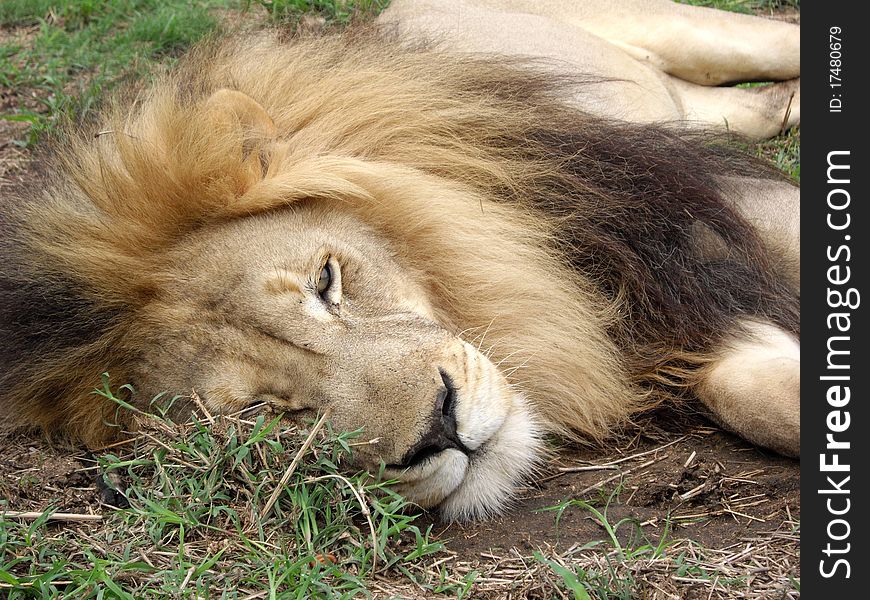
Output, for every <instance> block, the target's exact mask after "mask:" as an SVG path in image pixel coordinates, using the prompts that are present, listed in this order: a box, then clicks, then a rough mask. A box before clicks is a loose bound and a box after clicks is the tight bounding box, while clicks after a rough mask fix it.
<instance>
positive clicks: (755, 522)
mask: <svg viewBox="0 0 870 600" xmlns="http://www.w3.org/2000/svg"><path fill="white" fill-rule="evenodd" d="M671 416H672V414H671V413H668V412H665V413H663V414H661V415H656V417H655V420H651V421H650V424H649V425H647V428H648V431H647V433H645V434H644V435H639V436H638V437H637V438H636V439H635V440H633V441H632V442H631V443H630V444H629V445H627V446H624V447H622V448H620V449H611V450H601V449H588V448H563V449H561V450H559V451H558V453H557V454H556V456H555V457H554V460H553V461H552V462H550V463H549V464H547V465H546V467H545V468H544V471H543V473H542V477H541V480H540V481H541V482H540V484H539V485H536V486H534V487H529V488H527V489H525V490H524V492H523V493H522V494H521V496H520V499H519V501H518V502H517V504H516V505H515V506H514V507H513V509H512V510H511V511H510V512H509V513H508V514H506V515H504V516H502V517H499V518H496V519H494V520H492V521H488V522H486V523H481V524H472V525H457V524H453V525H450V526H448V527H446V528H443V527H442V528H438V527H437V526H436V531H438V535H439V536H440V537H443V538H446V539H449V542H448V547H449V548H450V549H451V550H452V551H454V552H456V553H457V554H458V555H459V556H462V557H466V558H470V557H473V556H475V555H480V554H481V553H487V552H491V551H493V550H505V549H508V548H510V547H517V548H523V549H526V550H529V549H531V548H533V547H538V546H541V545H543V544H547V545H551V546H553V547H554V548H557V549H558V548H559V547H562V548H567V547H570V546H571V545H573V544H577V543H585V542H588V541H590V540H600V539H606V537H607V534H606V531H605V529H604V528H603V527H602V526H601V525H600V524H599V523H598V522H597V521H596V519H595V518H593V516H592V515H591V514H590V513H589V512H588V511H586V510H583V509H582V508H576V507H569V508H568V509H566V510H565V511H564V513H563V515H562V517H561V519H560V522H559V523H558V526H557V524H556V522H555V512H554V511H552V510H542V509H545V508H547V507H552V506H554V505H558V504H559V503H560V502H563V501H565V500H569V499H572V498H590V497H591V498H593V499H595V498H596V497H598V499H599V502H598V506H597V508H598V510H600V511H603V509H604V507H605V506H607V508H608V511H607V517H608V521H609V522H610V523H616V522H618V521H619V520H621V519H624V518H631V519H635V520H637V522H639V523H640V524H641V525H642V529H643V532H644V535H645V537H646V538H648V539H649V540H651V541H653V542H654V543H656V542H657V541H658V540H659V538H660V537H661V535H662V533H663V532H664V528H665V525H666V521H667V518H668V515H670V524H669V526H670V527H671V534H670V535H671V536H672V537H674V538H690V539H692V540H695V541H696V542H698V543H699V544H701V545H702V546H704V547H707V548H724V547H726V546H729V545H732V544H734V543H735V542H738V541H740V540H742V539H747V538H753V537H758V536H764V535H767V534H770V533H772V532H783V531H791V530H792V529H793V528H794V527H795V526H797V524H798V523H799V521H800V463H799V461H797V460H792V459H788V458H783V457H781V456H777V455H776V454H773V453H771V452H767V451H764V450H761V449H759V448H756V447H754V446H751V445H749V444H748V443H746V442H744V441H743V440H741V439H739V438H737V437H735V436H733V435H730V434H728V433H725V432H723V431H721V430H719V429H718V428H716V427H714V426H712V425H710V424H709V423H708V422H706V421H704V420H702V419H701V418H700V417H698V418H694V419H689V421H692V422H690V423H688V424H685V423H682V421H686V418H685V417H682V416H681V417H678V418H677V420H678V421H681V423H679V427H678V428H676V429H675V428H673V427H670V428H669V429H671V430H670V431H668V430H667V429H660V428H659V427H658V426H660V425H665V426H667V425H673V424H667V423H661V420H662V419H667V418H669V417H671ZM649 429H651V431H649ZM650 434H651V435H650ZM617 486H618V487H619V490H618V492H619V493H618V495H615V496H613V498H612V499H611V498H610V496H611V494H612V493H613V492H614V490H616V489H617ZM630 529H631V528H626V531H625V532H624V533H626V534H627V533H629V531H630ZM620 537H622V536H620ZM626 542H627V540H623V543H626ZM797 568H798V565H797V563H796V564H795V569H796V571H795V575H796V576H797Z"/></svg>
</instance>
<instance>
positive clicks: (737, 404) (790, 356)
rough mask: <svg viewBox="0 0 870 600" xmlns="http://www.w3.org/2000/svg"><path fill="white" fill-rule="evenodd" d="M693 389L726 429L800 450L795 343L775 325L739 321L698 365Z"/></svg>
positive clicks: (792, 452)
mask: <svg viewBox="0 0 870 600" xmlns="http://www.w3.org/2000/svg"><path fill="white" fill-rule="evenodd" d="M695 392H696V394H697V395H698V397H699V398H700V400H701V401H702V402H703V403H704V404H705V405H706V406H707V408H709V409H710V410H711V411H712V413H713V415H714V418H715V420H716V421H718V422H719V423H720V424H721V425H722V426H723V427H725V428H726V429H728V430H730V431H733V432H734V433H737V434H738V435H740V436H741V437H743V438H744V439H746V440H748V441H750V442H752V443H754V444H757V445H759V446H764V447H766V448H770V449H772V450H775V451H777V452H779V453H781V454H785V455H787V456H799V455H800V344H799V342H798V341H797V340H796V339H795V337H794V336H792V335H791V334H789V333H787V332H786V331H784V330H783V329H781V328H780V327H778V326H776V325H773V324H772V323H769V322H759V321H743V322H741V323H740V324H739V326H738V328H737V329H735V330H734V331H732V332H731V333H730V334H729V335H727V336H726V337H725V338H724V339H723V341H722V343H721V345H720V346H719V347H718V348H716V349H715V350H714V353H713V355H712V360H711V361H710V362H709V363H708V364H707V365H705V366H704V367H703V368H702V369H701V371H700V373H699V379H698V383H697V385H696V386H695Z"/></svg>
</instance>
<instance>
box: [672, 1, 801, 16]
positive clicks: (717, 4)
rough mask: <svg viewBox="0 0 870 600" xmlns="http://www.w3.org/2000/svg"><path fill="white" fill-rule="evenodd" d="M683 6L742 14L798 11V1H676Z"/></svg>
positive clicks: (799, 4) (799, 3)
mask: <svg viewBox="0 0 870 600" xmlns="http://www.w3.org/2000/svg"><path fill="white" fill-rule="evenodd" d="M676 1H677V2H681V3H683V4H692V5H694V6H705V7H707V8H717V9H719V10H727V11H731V12H738V13H743V14H757V13H759V12H766V11H774V10H781V9H783V8H793V9H798V10H799V9H800V6H801V2H800V0H676Z"/></svg>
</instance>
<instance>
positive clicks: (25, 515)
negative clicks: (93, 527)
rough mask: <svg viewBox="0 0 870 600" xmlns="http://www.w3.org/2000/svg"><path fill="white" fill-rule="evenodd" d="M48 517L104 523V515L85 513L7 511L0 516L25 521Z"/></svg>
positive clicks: (55, 519) (54, 519)
mask: <svg viewBox="0 0 870 600" xmlns="http://www.w3.org/2000/svg"><path fill="white" fill-rule="evenodd" d="M46 515H48V516H47V518H48V520H50V521H102V520H103V515H88V514H83V513H61V512H55V513H45V512H18V511H14V510H7V511H4V512H0V516H2V517H5V518H9V519H24V520H25V521H35V520H36V519H39V518H40V517H43V516H46Z"/></svg>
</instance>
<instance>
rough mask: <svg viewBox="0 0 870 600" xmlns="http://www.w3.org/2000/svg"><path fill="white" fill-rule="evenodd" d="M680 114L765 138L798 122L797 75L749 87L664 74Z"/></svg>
mask: <svg viewBox="0 0 870 600" xmlns="http://www.w3.org/2000/svg"><path fill="white" fill-rule="evenodd" d="M667 83H668V86H669V88H670V91H671V95H672V96H673V97H674V100H675V102H676V104H677V105H678V106H679V107H680V108H681V112H682V116H683V118H684V119H686V120H688V121H695V122H698V123H701V124H703V125H706V126H712V127H714V128H718V129H727V130H729V131H733V132H736V133H738V134H740V135H742V136H744V137H748V138H752V139H757V140H760V139H767V138H770V137H773V136H775V135H777V134H778V133H780V131H781V130H783V129H788V128H789V127H793V126H795V125H797V124H798V123H800V120H801V104H800V103H801V91H800V78H798V79H792V80H789V81H785V82H781V83H775V84H772V85H767V86H762V87H752V88H737V87H707V86H703V85H698V84H695V83H689V82H688V81H683V80H682V79H678V78H676V77H667Z"/></svg>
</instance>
